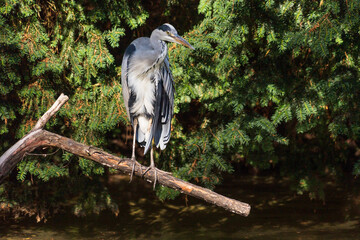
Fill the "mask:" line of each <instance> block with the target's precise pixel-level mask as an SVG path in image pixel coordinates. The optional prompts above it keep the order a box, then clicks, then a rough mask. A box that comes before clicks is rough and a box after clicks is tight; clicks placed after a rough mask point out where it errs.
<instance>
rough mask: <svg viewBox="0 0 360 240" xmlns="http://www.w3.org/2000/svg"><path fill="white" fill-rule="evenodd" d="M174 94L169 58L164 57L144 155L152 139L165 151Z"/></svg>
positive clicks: (169, 131)
mask: <svg viewBox="0 0 360 240" xmlns="http://www.w3.org/2000/svg"><path fill="white" fill-rule="evenodd" d="M174 94H175V89H174V83H173V77H172V74H171V71H170V64H169V58H168V56H166V58H165V59H164V63H163V64H162V66H161V69H160V81H159V83H158V86H157V88H156V104H155V118H154V119H153V125H152V128H151V133H150V136H149V139H150V141H149V140H148V141H147V142H146V145H145V150H144V154H145V153H146V152H147V151H148V149H149V148H150V146H151V140H152V138H154V140H155V145H156V146H157V147H160V149H161V150H163V149H165V147H166V144H167V143H168V142H169V140H170V133H171V119H172V116H173V109H174Z"/></svg>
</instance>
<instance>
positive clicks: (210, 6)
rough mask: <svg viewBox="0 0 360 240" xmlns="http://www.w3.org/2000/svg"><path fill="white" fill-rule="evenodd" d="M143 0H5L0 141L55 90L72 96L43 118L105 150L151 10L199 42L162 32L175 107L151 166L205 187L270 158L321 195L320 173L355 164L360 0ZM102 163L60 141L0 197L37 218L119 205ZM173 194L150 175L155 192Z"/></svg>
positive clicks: (21, 169)
mask: <svg viewBox="0 0 360 240" xmlns="http://www.w3.org/2000/svg"><path fill="white" fill-rule="evenodd" d="M185 2H189V3H191V5H190V6H193V5H194V3H197V1H191V0H188V1H185ZM142 4H146V3H144V2H140V1H112V0H106V1H100V0H89V1H74V0H63V1H52V0H48V1H42V0H40V1H34V0H26V1H25V0H3V1H1V3H0V64H1V67H0V143H1V144H0V152H1V153H2V152H4V151H5V150H6V149H7V148H9V147H10V146H11V145H12V144H13V143H14V142H16V140H17V139H19V138H21V137H22V136H24V134H26V133H27V132H28V131H29V130H30V129H31V128H32V127H33V126H34V124H35V122H36V121H37V119H38V118H39V117H40V116H41V115H42V114H43V113H44V112H45V111H46V110H47V109H48V108H49V106H50V105H51V104H52V103H53V102H54V100H55V99H56V98H57V96H58V95H59V94H60V93H62V92H63V93H65V94H67V95H69V96H70V100H69V102H68V103H67V104H66V105H65V106H63V108H62V109H61V110H60V112H59V113H58V114H57V116H56V118H53V119H52V120H51V121H50V122H49V123H48V124H47V126H46V128H47V129H49V130H52V131H55V132H57V133H59V134H62V135H65V136H67V137H71V138H73V139H74V140H77V141H80V142H85V143H87V144H90V145H94V146H98V147H102V148H105V149H108V150H114V148H113V146H112V143H111V140H112V138H116V139H119V138H120V137H119V136H120V135H121V134H122V133H123V132H122V130H119V128H120V125H121V124H122V125H125V124H128V122H127V120H126V111H125V109H124V106H123V103H122V95H121V85H120V72H121V67H120V64H121V57H122V50H124V49H125V47H126V46H127V45H128V44H129V43H130V42H131V41H132V40H133V39H134V38H135V36H136V37H139V36H143V35H146V34H145V32H148V33H149V31H150V32H151V30H152V29H154V28H155V27H157V26H158V25H159V24H162V23H163V22H161V23H158V22H156V21H154V18H155V19H168V20H169V22H170V23H173V24H174V26H175V27H176V28H177V29H189V25H191V24H193V26H192V27H190V31H189V32H187V33H184V32H181V31H179V33H180V34H181V35H183V36H184V37H185V38H186V39H187V40H188V41H189V42H190V43H191V44H192V45H193V46H194V47H195V48H196V50H195V51H191V50H190V49H187V48H184V47H182V46H179V45H175V44H171V43H170V44H168V47H169V51H170V54H169V57H170V63H171V65H172V71H173V76H174V79H175V86H176V99H175V116H174V119H173V126H172V128H173V129H172V137H171V141H170V143H169V145H168V146H167V148H166V150H165V151H162V152H160V151H159V150H158V151H156V158H155V159H156V161H157V163H156V166H158V167H159V168H161V169H163V170H167V171H171V172H173V174H174V175H175V176H178V177H181V178H182V179H184V180H188V181H192V182H195V183H197V184H201V185H204V186H206V187H210V188H212V187H214V185H216V184H218V183H220V182H221V176H222V174H223V173H224V172H228V173H231V172H233V171H234V168H233V167H234V165H242V166H246V167H252V168H257V169H263V170H273V171H274V172H277V173H279V174H280V175H282V176H285V177H289V178H291V179H293V180H294V183H295V186H296V191H297V192H298V193H299V194H302V193H305V192H308V193H310V197H321V198H323V197H324V195H323V191H322V189H323V186H324V183H323V178H324V177H325V176H329V175H332V176H336V177H339V178H340V177H341V176H342V175H344V174H346V171H348V170H349V169H351V171H352V174H354V175H360V159H359V156H358V155H356V154H354V153H356V152H359V151H360V150H359V135H360V122H359V119H360V111H359V103H360V92H359V89H360V81H359V46H360V42H359V41H360V36H359V29H360V1H358V0H347V1H335V0H333V1H332V0H330V1H310V0H296V1H285V0H281V1H274V0H266V1H260V0H250V1H245V0H229V1H221V0H210V1H209V0H200V2H199V5H198V9H197V10H198V12H199V15H200V16H201V19H200V21H199V22H196V20H193V19H189V16H190V15H189V13H188V12H191V11H188V9H187V10H184V11H186V14H185V13H184V11H180V10H181V9H180V10H179V9H178V6H183V7H184V6H185V7H186V6H187V4H185V3H184V1H172V0H171V1H170V0H169V1H166V4H167V5H166V6H164V7H163V8H162V9H163V10H164V12H163V13H159V14H163V15H161V16H160V17H159V16H153V15H155V14H157V13H158V12H159V11H149V13H150V14H153V15H149V13H148V12H147V11H146V10H145V9H144V7H143V5H142ZM171 14H174V16H173V18H171V16H170V15H171ZM149 16H150V17H149ZM151 17H153V18H151ZM182 18H186V21H184V20H181V19H182ZM147 19H148V21H147ZM194 19H199V18H198V17H194ZM171 20H174V21H171ZM146 21H147V22H146ZM149 29H151V30H149ZM128 32H129V33H130V32H131V34H128ZM125 33H127V35H126V36H125ZM129 147H130V144H129ZM47 151H48V152H52V151H55V150H54V149H49V150H47ZM120 154H125V153H120ZM144 163H145V162H144ZM104 172H105V169H104V168H103V167H102V166H99V165H98V164H95V163H93V162H91V161H88V160H86V159H82V158H77V157H75V156H72V155H71V154H68V153H63V152H62V151H58V152H56V153H54V154H51V155H48V156H46V157H41V156H37V155H29V156H27V157H26V158H25V159H24V160H23V161H22V162H21V163H19V165H18V166H17V169H16V170H14V172H13V174H12V175H11V177H10V180H9V181H8V182H6V184H3V185H2V186H0V201H1V202H2V204H3V205H1V206H4V207H2V209H10V210H11V209H12V210H14V211H15V210H16V211H17V212H23V213H26V214H28V215H34V214H37V216H39V218H40V219H41V218H43V217H45V216H46V215H48V214H51V213H55V212H56V211H57V210H58V209H60V208H61V207H64V206H65V205H66V206H70V207H72V209H73V211H74V213H75V214H77V215H84V214H88V213H91V212H96V213H98V212H100V211H101V210H103V209H111V210H112V211H113V212H114V213H117V212H118V209H117V205H116V203H115V202H114V201H113V200H112V198H111V196H110V195H109V193H108V191H107V189H106V187H104V185H103V184H102V183H101V181H100V179H101V176H102V175H103V174H104ZM348 172H349V171H348ZM54 186H55V188H54ZM54 189H55V190H54ZM177 194H178V193H177V192H175V191H173V190H170V189H167V188H162V187H158V191H157V195H158V196H159V197H160V198H174V197H175V196H176V195H177ZM20 206H21V207H20ZM24 209H26V211H24Z"/></svg>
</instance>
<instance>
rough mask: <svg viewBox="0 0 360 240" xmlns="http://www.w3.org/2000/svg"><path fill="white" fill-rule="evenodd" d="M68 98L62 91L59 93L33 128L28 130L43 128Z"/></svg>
mask: <svg viewBox="0 0 360 240" xmlns="http://www.w3.org/2000/svg"><path fill="white" fill-rule="evenodd" d="M68 99H69V97H68V96H66V95H64V94H63V93H62V94H60V97H59V98H58V99H57V100H56V101H55V102H54V104H53V105H52V106H51V107H50V109H49V110H47V111H46V113H44V115H42V117H41V118H40V119H39V120H38V121H37V123H36V124H35V126H34V127H33V129H31V131H30V132H32V131H35V130H37V129H40V128H44V127H45V124H46V123H47V122H48V121H49V120H50V118H51V117H52V116H53V115H54V114H55V113H57V112H58V111H59V110H60V108H61V107H62V106H63V105H64V104H65V103H66V102H67V100H68Z"/></svg>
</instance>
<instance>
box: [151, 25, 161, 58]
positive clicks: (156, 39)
mask: <svg viewBox="0 0 360 240" xmlns="http://www.w3.org/2000/svg"><path fill="white" fill-rule="evenodd" d="M150 42H151V45H152V46H153V48H154V50H155V51H159V54H160V53H161V50H162V46H163V44H164V41H162V40H161V39H160V33H159V30H157V29H155V30H154V31H153V32H152V33H151V36H150Z"/></svg>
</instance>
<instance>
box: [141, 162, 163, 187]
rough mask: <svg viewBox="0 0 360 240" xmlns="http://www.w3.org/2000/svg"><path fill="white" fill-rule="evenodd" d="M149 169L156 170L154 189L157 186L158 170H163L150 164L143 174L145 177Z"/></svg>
mask: <svg viewBox="0 0 360 240" xmlns="http://www.w3.org/2000/svg"><path fill="white" fill-rule="evenodd" d="M149 170H153V171H154V175H155V177H154V185H153V189H154V190H155V186H156V182H157V171H161V170H159V169H157V168H156V167H155V166H151V165H150V166H149V167H148V168H147V169H146V170H145V172H144V173H143V174H142V176H143V177H144V175H145V174H146V173H147V172H148V171H149Z"/></svg>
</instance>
